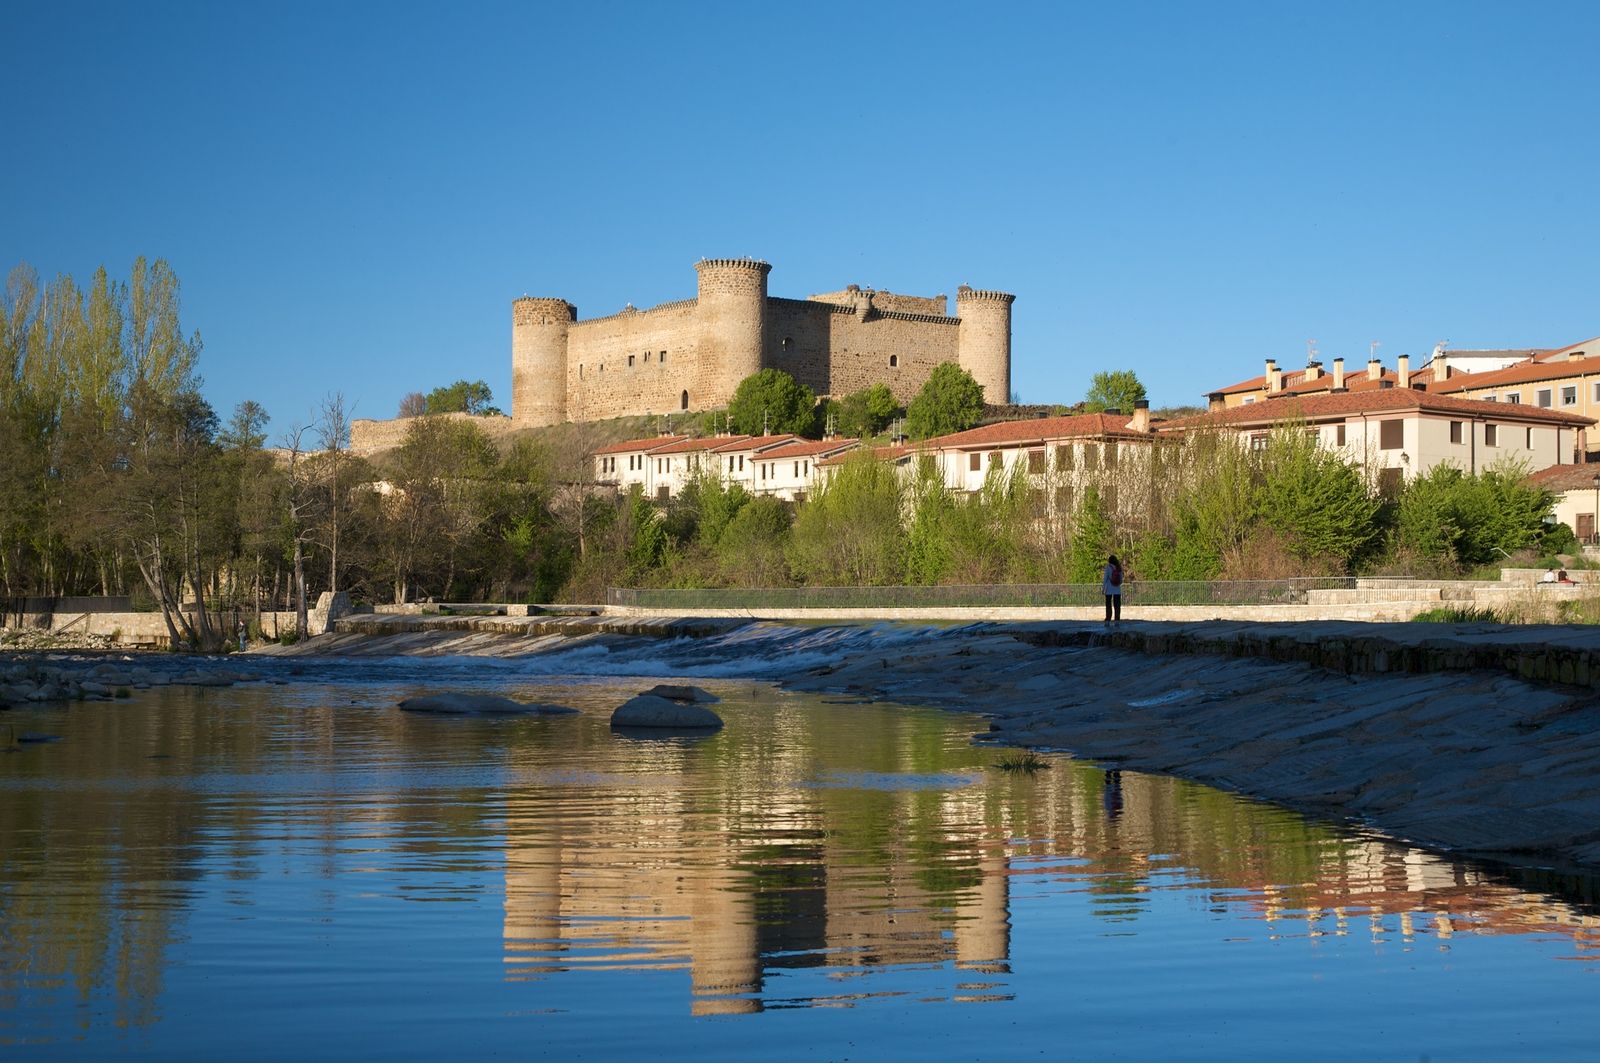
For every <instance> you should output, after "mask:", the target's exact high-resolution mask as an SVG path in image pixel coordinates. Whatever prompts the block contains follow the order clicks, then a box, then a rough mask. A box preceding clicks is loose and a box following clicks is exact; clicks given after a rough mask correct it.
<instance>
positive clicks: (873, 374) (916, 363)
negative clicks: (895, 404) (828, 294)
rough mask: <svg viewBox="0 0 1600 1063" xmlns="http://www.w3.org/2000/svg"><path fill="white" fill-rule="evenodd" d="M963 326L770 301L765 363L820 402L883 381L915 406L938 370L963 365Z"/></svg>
mask: <svg viewBox="0 0 1600 1063" xmlns="http://www.w3.org/2000/svg"><path fill="white" fill-rule="evenodd" d="M958 324H959V322H958V320H957V319H956V318H953V317H934V316H932V315H920V314H896V313H880V312H876V311H875V312H873V313H872V314H870V315H868V316H867V317H866V318H865V319H863V318H862V317H861V316H860V315H859V314H857V313H855V312H854V311H853V310H845V309H843V308H841V307H839V306H838V305H835V304H829V303H826V302H813V301H811V300H801V299H769V300H768V301H767V358H766V364H768V365H770V366H772V367H774V368H777V369H782V370H783V371H784V372H786V373H788V374H789V375H790V376H793V377H794V378H795V379H796V380H798V381H800V382H801V383H803V384H805V385H806V386H808V387H810V388H811V389H812V390H813V391H815V392H816V393H817V394H819V395H834V396H844V395H848V394H850V393H851V392H853V391H860V390H861V389H862V388H866V387H871V386H872V385H873V384H876V383H879V382H882V383H885V384H888V385H889V388H890V390H891V391H893V392H894V394H895V398H897V399H899V400H900V401H902V402H909V401H910V400H911V399H912V398H913V397H915V395H916V393H917V392H918V391H919V390H920V389H921V388H922V385H923V384H925V383H927V380H928V375H929V374H930V373H932V372H933V368H934V366H936V365H938V364H939V363H940V362H954V361H956V360H957V349H956V339H957V335H958V328H957V326H958ZM891 358H893V359H894V364H893V365H890V364H889V362H890V359H891Z"/></svg>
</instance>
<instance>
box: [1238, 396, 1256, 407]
mask: <svg viewBox="0 0 1600 1063" xmlns="http://www.w3.org/2000/svg"><path fill="white" fill-rule="evenodd" d="M1255 401H1256V397H1255V396H1254V395H1246V396H1245V397H1244V402H1242V403H1241V404H1240V405H1242V406H1251V405H1254V403H1255Z"/></svg>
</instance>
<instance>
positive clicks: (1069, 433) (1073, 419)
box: [922, 413, 1150, 450]
mask: <svg viewBox="0 0 1600 1063" xmlns="http://www.w3.org/2000/svg"><path fill="white" fill-rule="evenodd" d="M1128 421H1129V417H1128V416H1127V414H1120V413H1119V414H1109V413H1078V414H1072V415H1070V416H1067V417H1038V418H1035V419H1033V420H1031V421H997V422H995V423H994V424H986V425H983V426H982V427H979V428H969V429H967V430H966V431H965V432H954V433H952V434H950V435H947V436H935V437H934V438H933V439H929V440H925V441H924V442H923V444H922V445H923V446H925V447H927V448H929V449H933V448H938V449H941V450H943V449H950V450H966V449H976V448H979V447H990V446H998V445H1003V444H1011V445H1016V444H1019V443H1039V442H1043V441H1045V440H1048V439H1079V438H1083V437H1085V436H1089V437H1099V436H1118V437H1132V438H1135V439H1148V438H1149V437H1150V434H1149V433H1148V432H1135V431H1132V430H1131V429H1129V428H1128Z"/></svg>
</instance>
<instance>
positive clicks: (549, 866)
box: [504, 718, 1600, 1014]
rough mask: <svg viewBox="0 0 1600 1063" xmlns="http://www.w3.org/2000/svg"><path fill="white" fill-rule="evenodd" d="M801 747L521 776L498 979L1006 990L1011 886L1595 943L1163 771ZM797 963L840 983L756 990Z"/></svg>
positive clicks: (764, 1001)
mask: <svg viewBox="0 0 1600 1063" xmlns="http://www.w3.org/2000/svg"><path fill="white" fill-rule="evenodd" d="M884 726H886V727H889V728H905V727H907V726H909V724H908V723H907V721H906V720H905V719H904V718H902V719H901V720H899V721H895V720H893V719H887V718H886V719H885V721H884ZM935 726H937V724H935ZM727 737H729V738H731V736H727ZM816 738H817V736H815V735H810V736H807V740H806V741H794V742H788V743H782V742H780V743H774V745H773V748H776V749H787V750H790V751H791V755H790V756H788V757H785V756H784V755H781V754H773V753H771V752H770V751H762V752H759V753H750V754H749V761H748V762H746V751H744V750H741V749H738V748H732V749H730V748H728V747H729V746H730V745H734V742H732V741H723V742H722V744H721V745H718V744H717V742H711V743H705V744H701V745H695V744H682V745H676V746H657V747H653V748H645V749H634V750H629V751H628V752H627V753H626V754H625V757H626V758H629V759H631V760H633V761H634V763H632V764H631V765H627V766H625V768H624V770H623V771H622V772H621V773H620V776H619V777H620V778H625V779H631V780H633V781H635V782H637V780H638V779H639V778H641V777H642V778H647V779H648V780H649V785H624V786H607V785H604V784H603V783H602V784H595V785H586V786H584V787H582V788H581V789H574V788H573V787H571V786H553V785H551V784H550V783H549V782H548V781H547V780H546V779H545V777H544V776H543V775H542V773H541V771H540V770H539V768H538V767H537V766H533V767H531V768H530V769H529V770H527V771H526V772H524V773H523V775H522V776H521V777H520V778H519V777H518V773H517V769H515V768H514V769H513V770H512V775H513V781H512V783H511V785H510V786H509V787H508V794H509V796H508V799H507V801H508V805H507V815H506V842H505V846H506V882H505V923H504V935H505V954H506V965H507V966H506V970H507V975H508V977H510V978H512V979H518V980H523V979H533V978H538V977H541V976H547V975H552V974H555V973H557V972H562V971H571V970H596V969H609V968H624V969H630V970H685V971H687V972H688V974H689V985H690V993H691V999H690V1006H691V1008H692V1010H693V1012H694V1013H695V1014H728V1013H741V1012H753V1011H759V1010H762V1009H763V1008H767V1007H795V1006H822V1005H833V1006H840V1005H849V1004H851V1003H852V1002H854V1001H857V1000H860V999H864V998H868V997H871V996H874V995H878V994H879V993H896V992H904V991H905V990H904V987H903V986H900V987H897V986H896V983H895V981H894V980H893V979H887V980H881V979H877V978H875V977H874V975H875V974H877V973H881V972H886V971H890V970H892V969H896V968H899V969H912V970H915V969H919V968H920V969H927V968H932V967H943V968H950V969H954V970H955V971H957V972H958V975H957V977H960V973H968V972H969V973H970V977H965V978H962V979H961V980H960V981H959V982H957V983H956V985H955V989H954V991H953V992H952V993H950V994H949V995H948V996H946V997H944V998H943V999H948V1000H952V1001H973V1002H979V1001H995V1000H1006V999H1010V997H1011V993H1010V991H1009V989H1008V977H1009V975H1010V961H1011V933H1012V925H1011V913H1010V905H1011V901H1012V890H1013V888H1014V886H1015V885H1016V884H1020V883H1023V882H1027V883H1030V884H1037V885H1039V886H1040V888H1042V889H1043V890H1045V891H1049V892H1086V893H1088V894H1090V895H1091V911H1092V912H1093V913H1094V914H1095V915H1096V916H1097V917H1099V918H1100V919H1103V920H1105V921H1107V922H1132V923H1135V924H1136V923H1137V922H1138V921H1139V920H1140V919H1141V918H1143V917H1144V915H1145V913H1146V912H1147V910H1148V902H1149V895H1150V894H1151V893H1152V892H1153V891H1157V890H1163V889H1185V890H1200V891H1202V892H1203V893H1204V895H1205V896H1206V898H1207V900H1208V902H1209V903H1210V904H1211V905H1212V906H1219V905H1220V906H1227V907H1228V908H1230V909H1232V910H1234V911H1236V912H1240V911H1242V912H1243V913H1244V914H1245V915H1246V916H1247V917H1253V918H1259V919H1261V920H1262V921H1264V922H1265V924H1266V927H1267V932H1268V934H1270V935H1271V936H1275V937H1276V936H1289V935H1304V936H1320V935H1324V934H1353V933H1356V932H1362V933H1369V934H1371V935H1372V936H1373V937H1374V938H1375V939H1386V938H1390V937H1394V938H1397V939H1399V940H1402V941H1405V942H1412V941H1414V940H1415V939H1416V938H1418V937H1419V936H1422V935H1432V936H1434V937H1435V938H1437V940H1438V941H1439V942H1440V943H1446V942H1448V940H1449V938H1450V936H1451V935H1453V934H1455V933H1460V932H1463V931H1467V932H1473V933H1497V932H1504V933H1526V932H1538V933H1558V934H1562V935H1564V936H1566V937H1567V938H1569V939H1570V940H1571V942H1572V944H1573V946H1574V947H1575V949H1576V950H1577V951H1578V953H1579V954H1580V955H1583V956H1585V957H1589V956H1592V955H1593V954H1594V949H1595V947H1596V943H1597V937H1596V935H1597V934H1600V929H1597V921H1596V917H1595V915H1594V914H1593V911H1594V909H1593V907H1592V905H1590V904H1574V903H1570V902H1568V901H1564V900H1558V899H1555V898H1553V897H1549V896H1545V895H1542V894H1539V893H1532V892H1525V891H1523V890H1522V889H1519V888H1517V887H1516V886H1514V885H1511V884H1508V883H1506V882H1505V881H1503V880H1500V879H1497V878H1496V877H1495V875H1494V874H1493V873H1491V872H1489V871H1487V870H1482V869H1479V868H1476V867H1474V866H1472V865H1464V864H1459V863H1455V862H1452V861H1448V860H1446V859H1443V858H1440V857H1436V856H1432V855H1429V854H1427V853H1424V852H1421V851H1418V850H1415V849H1412V848H1410V847H1407V846H1405V845H1402V844H1399V843H1396V842H1393V841H1389V840H1385V839H1381V838H1377V837H1366V836H1362V835H1359V834H1354V833H1351V832H1349V831H1344V830H1340V829H1338V828H1333V827H1328V826H1322V825H1318V824H1314V823H1308V822H1307V821H1305V820H1303V819H1302V818H1300V817H1299V816H1297V815H1295V814H1293V813H1290V812H1287V811H1284V810H1280V809H1276V808H1273V807H1271V806H1266V805H1260V804H1256V803H1253V802H1249V801H1244V800H1241V799H1239V798H1236V797H1233V796H1232V795H1228V794H1225V793H1222V792H1220V791H1215V790H1211V789H1208V788H1206V787H1202V786H1198V785H1194V784H1189V783H1185V782H1182V781H1180V780H1175V779H1171V778H1163V777H1151V776H1144V775H1139V774H1137V773H1126V774H1125V773H1123V772H1121V771H1115V770H1112V771H1102V770H1100V769H1098V768H1095V767H1093V766H1091V765H1087V764H1082V763H1075V762H1072V761H1070V760H1066V759H1064V758H1063V759H1061V760H1058V761H1057V762H1056V763H1055V766H1054V768H1053V769H1052V770H1048V771H1041V772H1038V773H1035V774H1031V775H1007V774H1005V773H1000V772H992V771H985V770H984V769H985V765H986V764H988V763H991V762H993V761H994V760H996V759H998V754H996V753H995V752H994V751H992V750H983V749H973V748H969V747H966V746H964V745H957V744H954V743H949V744H946V745H944V746H943V747H942V748H939V749H937V754H936V755H932V756H930V753H929V750H930V748H934V746H933V745H932V744H930V743H929V742H925V741H920V740H918V739H917V737H916V736H914V735H907V734H904V733H900V734H896V735H892V736H885V737H884V739H883V740H882V741H879V742H876V743H874V742H867V743H865V744H864V745H863V744H862V743H861V742H860V739H861V736H860V735H857V736H854V742H855V744H853V745H851V746H850V748H851V750H852V755H847V756H843V757H842V758H836V757H835V756H831V755H830V751H829V750H828V749H825V748H822V746H823V745H824V744H823V743H819V742H818V741H817V740H816ZM863 748H865V749H867V750H869V752H868V753H867V754H866V755H864V756H863V755H862V750H863ZM833 752H835V753H836V752H837V750H834V751H833ZM710 761H717V762H718V763H717V765H716V767H717V770H716V771H715V772H711V771H708V762H710ZM635 772H638V773H640V774H638V775H635V774H634V773H635ZM819 779H820V780H821V782H820V783H819V782H818V780H819ZM712 780H715V781H712ZM1588 900H1592V898H1588ZM1156 929H1157V928H1154V927H1152V932H1154V931H1156ZM806 968H812V969H816V968H821V969H825V971H826V973H827V974H828V975H829V978H830V981H831V983H832V985H833V989H832V991H828V992H815V993H810V994H807V995H804V996H796V995H793V993H792V992H791V991H789V990H788V989H787V986H788V985H789V984H792V983H791V982H789V980H784V981H781V982H780V981H774V980H773V976H774V975H776V974H778V973H780V972H786V971H788V972H793V971H796V970H800V969H806ZM808 984H813V985H814V984H815V983H814V982H813V983H808Z"/></svg>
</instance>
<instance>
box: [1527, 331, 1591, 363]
mask: <svg viewBox="0 0 1600 1063" xmlns="http://www.w3.org/2000/svg"><path fill="white" fill-rule="evenodd" d="M1596 346H1600V336H1593V337H1591V338H1589V339H1586V340H1584V341H1583V342H1581V343H1574V344H1572V345H1571V346H1568V347H1557V348H1555V349H1554V350H1550V351H1540V352H1538V353H1536V354H1535V355H1534V356H1533V360H1534V361H1536V362H1553V361H1556V360H1557V359H1565V358H1566V356H1567V355H1569V354H1571V353H1572V352H1573V351H1581V350H1583V349H1584V348H1586V347H1596ZM1595 353H1596V354H1600V351H1596V352H1595Z"/></svg>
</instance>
